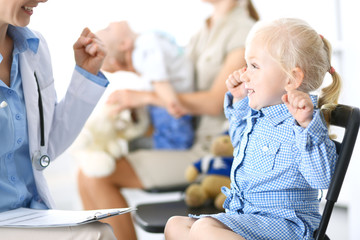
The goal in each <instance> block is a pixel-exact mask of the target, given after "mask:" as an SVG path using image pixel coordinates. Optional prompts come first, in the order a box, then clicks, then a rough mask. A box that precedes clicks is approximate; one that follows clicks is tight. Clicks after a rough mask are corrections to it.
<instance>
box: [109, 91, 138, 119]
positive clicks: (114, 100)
mask: <svg viewBox="0 0 360 240" xmlns="http://www.w3.org/2000/svg"><path fill="white" fill-rule="evenodd" d="M107 103H108V104H113V105H115V106H116V107H114V109H113V111H114V113H118V112H120V111H122V110H124V109H130V108H135V107H140V106H143V105H144V104H143V95H142V94H141V93H140V92H137V91H134V90H129V89H119V90H115V91H114V92H112V93H111V94H110V96H109V98H108V99H107Z"/></svg>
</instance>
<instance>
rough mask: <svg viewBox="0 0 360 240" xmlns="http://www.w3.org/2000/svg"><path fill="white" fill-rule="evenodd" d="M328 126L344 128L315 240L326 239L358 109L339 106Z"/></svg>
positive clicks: (356, 126)
mask: <svg viewBox="0 0 360 240" xmlns="http://www.w3.org/2000/svg"><path fill="white" fill-rule="evenodd" d="M330 125H333V126H338V127H342V128H345V132H344V136H343V140H342V142H341V144H337V148H338V147H340V149H337V150H338V153H339V157H338V160H337V163H336V168H335V173H334V175H333V177H332V179H331V183H330V186H329V189H328V192H327V194H326V204H325V208H324V211H323V214H322V218H321V222H320V225H319V228H318V229H317V230H316V231H315V234H314V238H315V239H316V240H323V239H328V238H327V237H326V235H325V232H326V229H327V226H328V224H329V220H330V216H331V213H332V210H333V208H334V205H335V203H336V201H337V200H338V197H339V194H340V190H341V186H342V184H343V181H344V178H345V174H346V171H347V168H348V165H349V162H350V159H351V155H352V152H353V149H354V146H355V142H356V138H357V135H358V131H359V125H360V111H359V108H356V107H351V106H346V105H341V104H339V105H338V106H337V107H336V108H335V110H333V111H332V113H331V120H330Z"/></svg>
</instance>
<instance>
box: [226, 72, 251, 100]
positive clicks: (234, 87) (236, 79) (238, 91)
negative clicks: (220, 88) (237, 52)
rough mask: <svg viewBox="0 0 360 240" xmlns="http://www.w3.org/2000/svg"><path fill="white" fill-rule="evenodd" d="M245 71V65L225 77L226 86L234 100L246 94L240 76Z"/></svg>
mask: <svg viewBox="0 0 360 240" xmlns="http://www.w3.org/2000/svg"><path fill="white" fill-rule="evenodd" d="M245 71H246V67H244V68H242V69H240V70H236V71H235V72H233V73H232V74H230V75H229V77H228V79H226V82H225V84H226V87H227V89H228V90H229V91H230V93H231V94H232V95H233V97H234V101H239V100H241V99H243V98H244V97H246V95H247V91H246V89H245V84H244V83H243V80H241V76H242V75H243V74H244V72H245Z"/></svg>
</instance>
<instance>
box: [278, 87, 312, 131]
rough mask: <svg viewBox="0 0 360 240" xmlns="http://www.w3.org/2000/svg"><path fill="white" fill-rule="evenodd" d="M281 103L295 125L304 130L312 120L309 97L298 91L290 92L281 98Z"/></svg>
mask: <svg viewBox="0 0 360 240" xmlns="http://www.w3.org/2000/svg"><path fill="white" fill-rule="evenodd" d="M285 90H286V89H285ZM282 101H283V102H284V103H285V105H286V106H287V108H288V109H289V112H290V113H291V115H293V117H294V118H295V120H296V121H297V123H298V124H299V125H300V126H301V127H303V128H306V127H307V126H308V125H309V123H310V122H311V120H312V118H313V111H314V105H313V103H312V101H311V98H310V95H309V94H307V93H304V92H301V91H298V90H290V91H287V93H286V94H284V95H283V96H282Z"/></svg>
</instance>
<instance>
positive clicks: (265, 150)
mask: <svg viewBox="0 0 360 240" xmlns="http://www.w3.org/2000/svg"><path fill="white" fill-rule="evenodd" d="M280 145H281V144H280V142H277V141H274V140H272V139H265V138H261V137H260V138H258V139H257V141H255V143H254V145H253V149H252V151H250V154H251V157H250V166H251V170H252V171H254V172H256V173H266V172H268V171H271V170H273V168H274V165H275V158H276V154H277V153H278V151H279V149H280Z"/></svg>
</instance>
